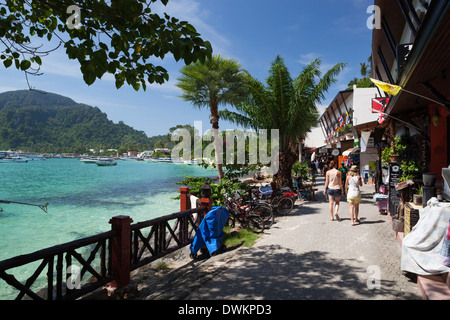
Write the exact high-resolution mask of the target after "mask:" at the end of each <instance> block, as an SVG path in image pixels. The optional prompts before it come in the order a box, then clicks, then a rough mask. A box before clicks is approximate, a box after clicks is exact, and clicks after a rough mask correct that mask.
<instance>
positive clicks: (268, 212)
mask: <svg viewBox="0 0 450 320" xmlns="http://www.w3.org/2000/svg"><path fill="white" fill-rule="evenodd" d="M236 194H237V196H236ZM234 200H235V201H238V202H239V201H242V203H243V204H245V205H248V206H250V208H251V210H252V211H253V212H256V213H257V214H259V215H260V216H261V217H262V219H263V221H264V228H266V229H267V228H270V227H271V226H272V225H273V223H274V222H275V217H274V214H273V208H272V206H271V205H270V204H269V203H268V202H267V201H266V200H260V199H258V198H257V197H253V196H252V194H251V193H250V194H249V197H248V200H245V196H243V195H242V194H241V193H240V192H239V191H236V192H235V197H234Z"/></svg>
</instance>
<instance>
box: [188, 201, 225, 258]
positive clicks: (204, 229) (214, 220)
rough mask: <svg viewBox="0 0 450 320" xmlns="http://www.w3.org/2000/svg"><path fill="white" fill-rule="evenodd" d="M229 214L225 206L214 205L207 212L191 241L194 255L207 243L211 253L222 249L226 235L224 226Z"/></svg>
mask: <svg viewBox="0 0 450 320" xmlns="http://www.w3.org/2000/svg"><path fill="white" fill-rule="evenodd" d="M228 216H229V213H228V210H227V208H225V207H213V208H212V209H211V211H209V212H208V213H207V214H206V216H205V217H204V218H203V220H202V222H201V223H200V226H199V227H198V230H197V233H196V234H195V237H194V239H193V240H192V243H191V248H190V249H191V253H192V254H193V255H194V256H195V255H196V254H197V252H198V250H200V248H201V247H202V246H203V245H206V247H207V248H208V251H209V253H210V254H212V253H214V252H215V251H217V250H219V249H220V247H221V246H222V238H223V236H224V233H223V227H224V226H225V223H226V222H227V220H228Z"/></svg>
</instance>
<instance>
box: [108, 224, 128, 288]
mask: <svg viewBox="0 0 450 320" xmlns="http://www.w3.org/2000/svg"><path fill="white" fill-rule="evenodd" d="M131 222H133V220H132V219H131V218H130V217H128V216H116V217H113V218H112V219H111V220H110V221H109V223H111V230H112V231H115V232H117V236H115V237H113V238H112V240H111V258H112V266H111V269H112V270H111V273H112V275H113V277H114V281H113V282H112V283H111V287H115V288H117V289H121V288H124V287H126V286H127V285H129V284H130V270H131V228H130V225H131Z"/></svg>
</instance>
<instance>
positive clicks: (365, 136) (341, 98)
mask: <svg viewBox="0 0 450 320" xmlns="http://www.w3.org/2000/svg"><path fill="white" fill-rule="evenodd" d="M379 97H380V93H379V91H378V90H377V89H376V88H357V87H356V86H354V87H353V89H350V90H345V91H340V92H338V94H337V95H336V97H335V98H334V99H333V101H332V102H331V103H330V105H329V106H328V107H327V109H326V110H325V112H324V113H323V114H322V115H321V116H320V118H319V124H320V127H321V129H322V133H323V135H324V137H325V141H324V142H325V145H324V147H322V148H321V150H319V151H320V154H325V155H326V156H327V157H328V158H330V157H331V158H334V159H337V160H338V162H339V165H340V164H341V162H345V163H346V165H347V166H351V165H358V166H359V167H360V170H361V174H362V176H363V177H364V178H365V181H366V183H367V182H368V181H369V180H372V176H373V174H374V172H375V168H376V162H377V160H378V152H377V149H376V148H375V143H374V138H375V129H376V127H377V125H378V117H379V114H378V113H374V112H373V111H372V100H373V99H374V98H379Z"/></svg>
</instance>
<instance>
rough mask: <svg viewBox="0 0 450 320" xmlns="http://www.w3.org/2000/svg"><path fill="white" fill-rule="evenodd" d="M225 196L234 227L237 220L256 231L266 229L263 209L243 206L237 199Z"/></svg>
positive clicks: (229, 219) (231, 224) (243, 225)
mask: <svg viewBox="0 0 450 320" xmlns="http://www.w3.org/2000/svg"><path fill="white" fill-rule="evenodd" d="M224 197H225V207H226V208H227V209H228V212H229V215H230V216H229V218H228V223H229V225H230V226H231V227H232V228H234V227H235V226H236V222H238V223H239V224H240V225H241V226H242V227H244V228H246V227H248V228H249V229H250V230H252V231H253V232H255V233H261V232H263V231H264V227H265V223H264V220H263V218H262V216H261V211H258V210H255V208H251V206H242V205H240V204H239V203H238V202H237V201H236V200H235V199H233V198H232V197H230V196H228V194H224Z"/></svg>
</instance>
